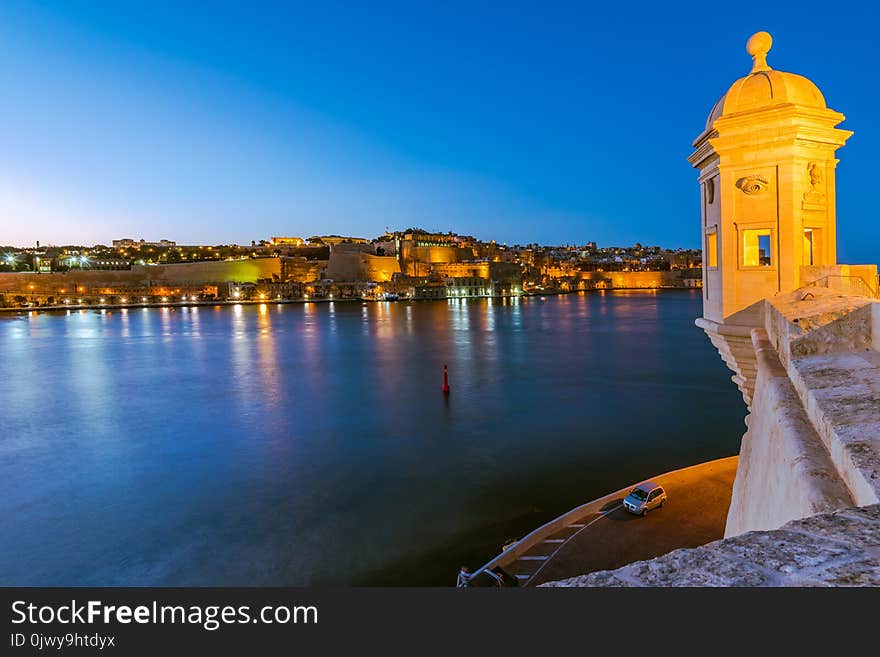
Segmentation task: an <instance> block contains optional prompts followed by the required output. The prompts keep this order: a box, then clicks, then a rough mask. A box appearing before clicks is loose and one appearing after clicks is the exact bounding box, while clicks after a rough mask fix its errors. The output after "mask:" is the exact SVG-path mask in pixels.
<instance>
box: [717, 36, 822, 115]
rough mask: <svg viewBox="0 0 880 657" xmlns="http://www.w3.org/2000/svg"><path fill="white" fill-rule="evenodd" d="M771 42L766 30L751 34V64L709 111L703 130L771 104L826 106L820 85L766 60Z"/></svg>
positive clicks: (749, 44)
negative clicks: (725, 117)
mask: <svg viewBox="0 0 880 657" xmlns="http://www.w3.org/2000/svg"><path fill="white" fill-rule="evenodd" d="M772 45H773V37H771V36H770V35H769V34H768V33H767V32H757V33H755V34H753V35H752V36H751V37H750V38H749V41H748V43H747V44H746V51H747V52H748V53H749V54H750V55H751V56H752V59H753V60H754V64H753V66H752V71H751V73H749V74H748V75H747V76H745V77H742V78H740V79H739V80H737V81H736V82H734V83H733V84H732V85H731V87H730V89H728V90H727V93H725V94H724V95H723V96H721V98H719V99H718V102H717V103H715V106H714V107H712V111H711V112H710V113H709V118H708V119H707V120H706V130H709V129H711V128H712V125H713V124H714V123H715V120H716V119H718V118H720V117H722V116H728V115H730V114H736V113H738V112H747V111H750V110H757V109H764V108H767V107H772V106H774V105H786V104H794V105H799V106H801V107H815V108H820V109H825V108H826V107H827V105H826V104H825V97H824V96H823V95H822V92H821V91H819V87H817V86H816V85H815V84H813V83H812V82H811V81H810V80H808V79H807V78H805V77H804V76H802V75H797V74H795V73H786V72H785V71H776V70H774V69H772V68H770V66H768V64H767V53H768V52H770V47H771V46H772Z"/></svg>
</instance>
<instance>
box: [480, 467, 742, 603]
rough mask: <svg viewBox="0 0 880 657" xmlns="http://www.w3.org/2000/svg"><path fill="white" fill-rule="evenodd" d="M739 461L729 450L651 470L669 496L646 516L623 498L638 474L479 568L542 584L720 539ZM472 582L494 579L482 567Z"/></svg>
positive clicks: (526, 581) (542, 528) (488, 581)
mask: <svg viewBox="0 0 880 657" xmlns="http://www.w3.org/2000/svg"><path fill="white" fill-rule="evenodd" d="M737 461H738V457H736V456H731V457H728V458H723V459H718V460H715V461H709V462H707V463H701V464H699V465H695V466H692V467H689V468H684V469H681V470H674V471H672V472H667V473H666V474H662V475H659V476H656V477H650V481H656V482H658V483H659V484H661V485H662V486H663V487H664V488H665V489H666V491H667V493H668V495H669V499H668V502H667V503H666V504H665V505H664V506H663V508H661V509H655V510H653V511H651V512H650V513H648V514H647V515H646V516H644V517H641V516H635V515H633V514H631V513H629V512H628V511H626V510H625V509H624V508H623V507H622V504H621V503H622V502H623V498H624V497H625V496H626V495H627V494H628V493H629V491H630V490H632V488H633V487H634V486H635V485H636V484H637V483H639V482H634V483H633V485H632V486H627V487H626V488H622V489H620V490H618V491H616V492H614V493H611V494H610V495H606V496H604V497H601V498H599V499H597V500H593V501H591V502H588V503H586V504H584V505H582V506H579V507H577V508H575V509H573V510H571V511H569V512H568V513H565V514H563V515H561V516H559V517H558V518H556V519H555V520H552V521H551V522H549V523H547V524H545V525H543V526H542V527H540V528H538V529H536V530H535V531H533V532H532V533H530V534H528V535H527V536H525V537H523V538H522V539H520V540H519V541H518V542H517V543H515V544H514V545H512V546H511V547H509V548H508V549H507V550H505V551H504V552H502V553H501V554H500V555H498V556H497V557H495V558H494V559H493V560H492V561H490V562H489V563H487V564H486V566H484V567H483V568H481V569H480V571H483V570H487V569H492V568H496V567H501V568H502V569H503V570H504V571H506V572H507V573H508V574H510V575H512V576H513V577H515V578H516V579H517V581H518V583H519V585H520V586H537V585H539V584H542V583H544V582H550V581H554V580H558V579H565V578H568V577H574V576H576V575H582V574H584V573H590V572H596V571H599V570H608V569H613V568H619V567H620V566H623V565H625V564H627V563H631V562H634V561H641V560H644V559H652V558H654V557H657V556H660V555H663V554H666V553H668V552H671V551H672V550H676V549H678V548H691V547H697V546H699V545H704V544H706V543H709V542H712V541H715V540H718V539H721V538H723V536H724V524H725V521H726V518H727V510H728V508H729V506H730V497H731V492H732V490H733V480H734V477H735V475H736V465H737ZM645 481H648V480H645ZM475 583H476V584H478V585H486V584H491V583H492V579H491V578H490V577H489V576H487V575H485V574H483V575H480V576H479V577H477V578H476V579H475Z"/></svg>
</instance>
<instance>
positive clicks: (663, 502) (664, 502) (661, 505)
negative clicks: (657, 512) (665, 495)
mask: <svg viewBox="0 0 880 657" xmlns="http://www.w3.org/2000/svg"><path fill="white" fill-rule="evenodd" d="M664 504H666V500H663V501H662V502H660V508H661V509H662V508H663V505H664Z"/></svg>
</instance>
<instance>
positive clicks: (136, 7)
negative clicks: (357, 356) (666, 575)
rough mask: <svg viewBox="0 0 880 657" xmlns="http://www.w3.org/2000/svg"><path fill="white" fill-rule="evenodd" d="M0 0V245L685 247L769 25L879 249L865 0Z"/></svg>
mask: <svg viewBox="0 0 880 657" xmlns="http://www.w3.org/2000/svg"><path fill="white" fill-rule="evenodd" d="M728 4H729V5H730V6H725V7H724V8H717V7H718V6H720V5H721V3H718V4H717V5H716V4H715V3H706V2H699V3H692V4H690V5H687V4H686V3H659V2H651V3H645V4H643V5H640V4H639V3H638V2H618V3H602V4H601V5H599V4H598V3H597V4H594V3H587V2H579V3H552V2H530V3H521V2H516V1H506V2H494V3H490V2H484V3H480V2H474V1H471V2H460V3H459V2H442V3H441V2H433V3H419V2H399V3H383V2H379V1H375V2H364V3H353V2H348V3H331V2H309V3H277V2H263V1H262V0H249V1H248V2H225V1H212V2H205V1H202V2H185V1H183V0H176V1H173V2H164V1H154V2H128V1H123V0H117V1H114V2H110V1H107V2H88V1H84V0H64V1H61V0H59V1H57V2H24V1H22V0H3V2H2V4H0V90H2V95H0V99H2V100H0V145H2V146H0V244H4V243H5V244H9V243H11V244H22V245H24V244H30V243H32V242H33V241H34V240H37V239H39V240H40V241H41V242H42V243H57V244H63V243H71V242H73V243H94V242H101V243H107V242H109V241H110V240H111V239H113V238H118V237H133V238H140V237H144V238H146V239H159V238H168V239H173V240H177V241H178V242H181V243H220V242H239V243H250V241H251V240H252V239H260V238H266V237H269V236H270V235H300V236H309V235H313V234H322V233H339V234H353V235H361V236H366V237H374V236H376V235H378V234H380V233H381V232H382V231H383V230H384V229H385V227H386V226H389V227H391V228H392V229H393V228H406V227H410V226H420V227H424V228H427V229H433V230H440V231H446V230H454V231H457V232H460V233H465V234H472V235H475V236H477V237H479V238H483V239H493V238H494V239H497V240H498V241H499V242H507V243H515V242H519V243H527V242H534V241H537V242H541V243H578V244H582V243H584V242H586V241H590V240H595V241H597V242H599V243H600V244H603V245H609V244H631V243H634V242H636V241H640V242H642V243H643V244H659V245H662V246H669V247H675V246H689V247H697V246H699V207H698V198H699V195H698V190H697V184H696V172H695V171H694V170H693V169H691V167H690V165H689V164H688V163H687V161H686V159H685V158H686V157H687V156H688V154H689V153H690V152H691V146H690V145H691V142H692V140H693V139H694V137H696V135H697V134H698V133H699V132H700V131H701V130H702V128H703V125H704V122H705V118H706V114H707V113H708V112H709V109H710V108H711V107H712V104H713V103H714V102H715V100H716V99H717V98H718V96H719V95H721V93H723V92H724V91H725V90H726V89H727V88H728V86H729V85H730V84H731V82H733V80H735V79H736V78H738V77H740V76H742V75H744V74H746V73H747V72H748V71H749V68H750V63H751V62H750V58H749V57H748V55H747V54H746V52H745V42H746V39H747V38H748V37H749V35H750V34H751V33H753V32H755V31H757V30H761V29H764V30H767V31H769V32H771V33H772V34H773V37H774V47H773V50H772V52H771V53H770V56H769V63H770V65H771V66H773V67H774V68H779V69H782V70H789V71H793V72H797V73H800V74H803V75H806V76H807V77H809V78H811V79H812V80H813V81H814V82H815V83H816V84H817V85H818V86H819V88H820V89H821V90H822V91H823V93H824V94H825V97H826V99H827V100H828V102H829V105H830V106H831V107H833V108H834V109H837V110H839V111H841V112H843V113H844V114H846V116H847V120H846V122H845V123H844V124H843V127H846V128H848V129H850V130H854V131H855V135H854V136H853V137H852V139H851V140H850V142H849V144H848V145H847V146H846V147H845V148H843V149H841V150H840V151H839V158H840V160H841V162H840V165H839V166H838V234H839V238H838V239H839V257H840V259H841V261H844V262H847V261H849V262H877V261H878V259H880V256H878V252H880V249H878V247H880V222H878V221H877V203H876V201H875V200H874V196H873V194H874V193H875V191H876V189H877V187H878V184H877V182H876V181H877V172H878V168H877V166H878V165H877V160H878V156H877V154H878V153H880V122H878V121H877V108H878V107H880V85H878V74H877V71H878V69H880V67H878V65H880V56H878V50H877V43H876V41H877V33H878V27H880V20H878V13H877V12H878V11H880V10H877V9H872V8H870V7H869V4H868V3H860V4H859V5H857V6H847V5H846V3H841V2H837V3H833V4H829V3H827V2H821V3H820V2H812V1H810V0H804V1H801V2H797V3H790V4H788V5H786V6H785V7H783V6H781V5H779V4H778V3H776V4H774V3H769V2H754V3H752V2H744V3H735V5H734V3H728Z"/></svg>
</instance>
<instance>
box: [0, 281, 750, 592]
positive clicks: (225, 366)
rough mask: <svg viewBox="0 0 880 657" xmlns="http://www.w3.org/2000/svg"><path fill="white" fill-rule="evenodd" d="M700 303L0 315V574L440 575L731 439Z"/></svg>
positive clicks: (233, 578) (625, 299)
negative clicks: (697, 322)
mask: <svg viewBox="0 0 880 657" xmlns="http://www.w3.org/2000/svg"><path fill="white" fill-rule="evenodd" d="M700 314H701V301H700V293H699V291H669V292H659V293H657V292H623V291H620V292H601V293H586V294H579V295H578V294H572V295H566V296H559V297H546V298H538V297H531V298H524V299H520V300H507V301H501V300H478V301H469V302H467V301H451V302H445V301H444V302H422V303H369V304H367V303H365V304H361V303H335V304H326V303H325V304H301V305H272V304H269V305H265V306H236V307H222V308H221V307H201V308H175V309H167V308H166V309H155V308H154V309H149V310H147V309H131V310H128V311H119V310H115V311H104V312H101V311H92V310H86V311H72V312H71V313H69V314H68V313H54V314H53V313H49V314H32V315H30V316H19V317H15V316H7V317H4V318H0V354H2V364H3V376H2V377H0V413H2V427H3V430H2V432H0V583H2V584H3V585H157V586H158V585H182V586H185V585H320V584H332V585H346V584H404V585H405V584H432V585H433V584H438V585H451V584H453V583H454V581H455V575H456V572H457V570H458V566H459V565H461V564H462V563H467V564H470V565H471V566H472V567H476V566H478V565H479V564H480V563H481V562H483V561H485V560H487V559H488V558H489V557H491V556H492V555H493V554H495V553H496V552H497V551H498V550H499V548H500V546H501V544H502V543H504V542H505V541H506V540H507V539H510V538H515V537H519V536H522V535H523V534H525V533H526V532H528V531H529V530H531V529H533V528H535V527H536V526H538V525H539V524H541V523H543V522H545V521H547V520H549V519H550V518H552V517H554V516H556V515H558V514H559V513H562V512H564V511H566V510H568V509H569V508H571V507H572V506H575V505H577V504H580V503H582V502H584V501H587V500H589V499H592V498H595V497H598V496H600V495H602V494H604V493H606V492H610V491H612V490H615V489H617V488H620V487H621V486H624V485H627V484H629V483H631V482H633V481H636V480H638V479H642V478H645V477H648V476H651V475H654V474H658V473H661V472H664V471H667V470H670V469H674V468H677V467H683V466H686V465H690V464H693V463H697V462H701V461H705V460H708V459H713V458H718V457H722V456H728V455H731V454H734V453H736V451H737V450H738V447H739V441H740V438H741V436H742V433H743V431H744V429H745V427H744V424H743V417H744V415H745V409H744V406H743V404H742V400H741V398H740V395H739V393H738V392H737V390H736V387H735V386H734V385H733V384H732V383H731V382H730V380H729V377H730V374H729V372H728V371H727V370H726V368H725V367H724V365H723V364H722V362H721V360H720V358H719V357H718V356H717V354H716V353H715V352H714V351H713V349H712V347H711V345H710V344H709V341H708V340H707V339H706V337H705V336H704V334H703V333H702V331H700V330H699V329H697V328H696V327H695V326H694V325H693V319H694V318H695V317H697V316H698V315H700ZM444 363H448V364H449V372H450V382H451V385H452V394H451V396H450V397H449V399H448V400H446V399H444V397H443V396H442V395H441V393H440V385H441V382H442V368H443V364H444Z"/></svg>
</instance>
